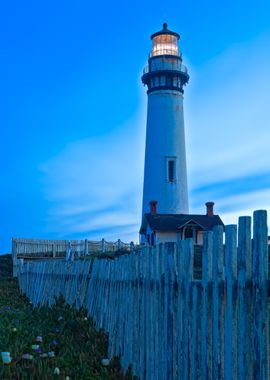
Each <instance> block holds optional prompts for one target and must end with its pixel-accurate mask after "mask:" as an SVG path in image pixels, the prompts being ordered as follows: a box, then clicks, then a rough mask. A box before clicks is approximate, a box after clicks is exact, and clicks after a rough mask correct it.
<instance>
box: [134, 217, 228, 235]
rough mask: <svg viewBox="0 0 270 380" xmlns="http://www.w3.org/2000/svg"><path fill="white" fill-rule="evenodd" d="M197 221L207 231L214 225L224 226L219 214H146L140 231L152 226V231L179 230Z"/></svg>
mask: <svg viewBox="0 0 270 380" xmlns="http://www.w3.org/2000/svg"><path fill="white" fill-rule="evenodd" d="M190 222H191V223H195V224H197V225H198V226H199V227H201V228H202V229H203V230H205V231H209V230H212V229H213V227H214V226H218V225H220V226H224V224H223V222H222V220H221V219H220V217H219V215H213V216H208V215H194V214H193V215H192V214H154V215H153V214H150V213H147V214H144V218H143V222H142V226H141V229H140V232H142V230H144V229H146V227H147V225H149V226H150V228H151V230H152V231H164V232H165V231H177V230H179V229H181V228H183V227H184V226H185V225H187V224H189V223H190Z"/></svg>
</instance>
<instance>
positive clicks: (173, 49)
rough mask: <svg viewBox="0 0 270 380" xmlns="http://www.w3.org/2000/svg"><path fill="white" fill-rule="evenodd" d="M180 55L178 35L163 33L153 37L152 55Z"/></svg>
mask: <svg viewBox="0 0 270 380" xmlns="http://www.w3.org/2000/svg"><path fill="white" fill-rule="evenodd" d="M157 55H179V49H178V40H177V37H175V36H172V35H170V34H162V35H159V36H156V37H154V38H153V46H152V56H157Z"/></svg>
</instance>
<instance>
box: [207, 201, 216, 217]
mask: <svg viewBox="0 0 270 380" xmlns="http://www.w3.org/2000/svg"><path fill="white" fill-rule="evenodd" d="M214 204H215V203H214V202H206V203H205V206H206V215H207V216H213V215H214Z"/></svg>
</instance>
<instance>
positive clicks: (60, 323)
mask: <svg viewBox="0 0 270 380" xmlns="http://www.w3.org/2000/svg"><path fill="white" fill-rule="evenodd" d="M9 260H10V259H9V258H8V259H7V258H5V257H3V256H2V257H1V256H0V350H1V352H2V351H8V352H10V355H11V357H12V362H11V363H10V364H4V363H2V361H1V363H0V379H1V380H17V379H18V380H24V379H25V380H26V379H27V380H42V379H45V380H50V379H61V380H62V379H66V376H69V378H70V379H71V380H75V379H78V380H106V379H108V380H128V379H131V375H130V374H127V375H126V376H124V374H123V373H122V372H121V369H120V365H119V360H118V359H117V358H115V359H113V360H112V361H111V363H110V365H109V366H108V367H105V366H103V365H102V363H101V361H102V359H103V358H106V352H107V344H108V342H107V335H106V334H105V333H103V332H98V331H97V330H96V329H95V326H94V324H93V322H92V321H91V320H89V319H86V318H87V314H86V310H84V309H81V310H79V311H77V310H75V309H73V308H72V307H70V306H69V305H66V304H65V302H64V300H63V299H58V300H57V302H56V304H55V306H53V307H52V308H48V307H41V308H33V307H32V305H31V303H30V302H29V300H28V299H27V298H26V297H25V296H23V295H21V294H20V292H19V288H18V283H17V280H16V279H13V278H12V277H10V275H11V270H10V265H8V261H9ZM37 336H42V338H43V342H41V343H39V342H36V337H37ZM34 344H39V345H40V348H41V350H42V353H48V352H52V351H54V352H55V357H53V358H48V357H47V358H42V357H41V353H37V352H35V351H34V350H33V349H32V345H34ZM24 354H31V355H33V359H32V360H27V359H23V358H22V355H24ZM56 367H58V368H59V369H60V375H55V374H54V369H55V368H56Z"/></svg>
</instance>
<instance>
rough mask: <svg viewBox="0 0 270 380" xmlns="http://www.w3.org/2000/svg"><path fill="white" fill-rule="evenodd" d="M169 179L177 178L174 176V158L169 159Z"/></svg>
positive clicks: (170, 180)
mask: <svg viewBox="0 0 270 380" xmlns="http://www.w3.org/2000/svg"><path fill="white" fill-rule="evenodd" d="M168 180H169V182H173V181H174V180H175V178H174V161H172V160H169V161H168Z"/></svg>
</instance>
